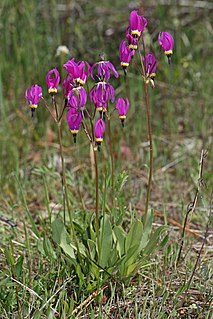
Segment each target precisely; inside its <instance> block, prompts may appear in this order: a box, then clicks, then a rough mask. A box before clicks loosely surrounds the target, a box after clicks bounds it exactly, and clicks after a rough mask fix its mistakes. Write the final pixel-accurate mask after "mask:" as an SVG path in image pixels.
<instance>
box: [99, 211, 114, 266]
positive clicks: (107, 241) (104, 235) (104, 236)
mask: <svg viewBox="0 0 213 319" xmlns="http://www.w3.org/2000/svg"><path fill="white" fill-rule="evenodd" d="M100 240H101V245H100V248H101V251H100V257H99V264H100V266H102V267H106V266H107V265H108V262H109V257H110V253H111V249H112V227H111V223H110V218H109V215H105V216H104V218H103V220H102V223H101V234H100Z"/></svg>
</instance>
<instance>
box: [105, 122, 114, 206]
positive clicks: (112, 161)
mask: <svg viewBox="0 0 213 319" xmlns="http://www.w3.org/2000/svg"><path fill="white" fill-rule="evenodd" d="M107 125H108V138H109V150H110V157H111V164H112V208H114V206H115V163H114V155H113V149H112V139H111V127H110V118H109V117H108V118H107Z"/></svg>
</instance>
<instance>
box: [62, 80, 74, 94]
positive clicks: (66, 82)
mask: <svg viewBox="0 0 213 319" xmlns="http://www.w3.org/2000/svg"><path fill="white" fill-rule="evenodd" d="M62 88H63V90H64V97H65V99H67V97H68V93H69V92H70V91H71V90H72V89H73V85H72V79H71V77H69V76H67V77H66V78H65V79H64V80H63V82H62Z"/></svg>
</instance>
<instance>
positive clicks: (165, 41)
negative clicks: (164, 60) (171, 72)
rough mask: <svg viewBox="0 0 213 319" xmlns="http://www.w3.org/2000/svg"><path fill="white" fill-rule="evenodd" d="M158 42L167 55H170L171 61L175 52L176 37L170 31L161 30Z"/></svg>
mask: <svg viewBox="0 0 213 319" xmlns="http://www.w3.org/2000/svg"><path fill="white" fill-rule="evenodd" d="M158 42H159V44H160V46H161V48H162V49H163V51H164V53H165V55H166V56H167V57H168V60H169V63H170V59H171V55H172V54H173V47H174V39H173V37H172V35H171V34H170V33H169V32H160V33H159V35H158Z"/></svg>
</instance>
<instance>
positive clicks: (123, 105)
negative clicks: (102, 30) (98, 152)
mask: <svg viewBox="0 0 213 319" xmlns="http://www.w3.org/2000/svg"><path fill="white" fill-rule="evenodd" d="M64 68H65V69H66V71H67V76H66V78H65V79H64V80H63V82H62V88H63V90H64V98H65V105H66V107H67V109H68V112H67V123H68V126H69V128H70V131H71V133H72V134H73V137H74V142H76V135H77V134H78V132H79V130H80V127H81V124H82V121H83V118H84V111H85V110H86V109H85V105H86V102H87V92H86V90H85V89H84V85H85V83H86V81H87V80H88V77H89V76H90V77H91V78H92V79H93V80H94V81H96V83H95V85H94V86H93V88H92V89H91V91H90V93H89V98H90V101H91V102H92V103H93V104H94V106H95V110H97V111H99V113H100V118H99V119H98V120H97V121H96V123H95V127H94V137H95V142H96V143H97V145H98V146H99V145H100V144H101V142H102V141H103V135H104V131H105V123H104V119H105V116H104V115H105V112H107V111H108V103H109V101H110V102H112V103H113V102H114V100H115V91H114V88H113V86H112V85H111V84H110V83H109V82H108V81H109V79H110V77H111V74H113V75H114V76H115V77H116V78H117V77H118V72H117V71H116V69H115V67H114V66H113V64H112V63H111V62H109V61H105V60H104V59H102V60H101V61H100V62H98V63H95V64H94V65H93V66H92V67H91V66H90V65H89V64H88V63H87V62H84V61H80V62H76V61H75V59H74V58H73V59H71V60H69V61H67V62H66V63H65V64H64ZM59 83H60V75H59V72H58V70H57V69H56V68H54V69H52V70H50V71H49V72H48V73H47V76H46V84H47V88H48V92H49V94H51V95H52V96H54V95H55V94H57V92H58V86H59ZM25 98H26V99H27V100H28V103H29V106H30V108H31V109H32V111H33V112H34V110H35V109H36V108H37V106H38V103H39V101H40V100H41V98H42V89H41V87H40V86H38V85H37V84H36V85H34V86H32V87H31V88H30V90H28V89H27V90H26V91H25ZM116 109H117V111H118V115H119V118H120V119H121V122H122V125H123V123H124V120H125V118H126V114H127V112H128V109H129V101H128V99H126V101H125V100H124V99H123V98H119V99H118V100H117V101H116ZM87 114H88V113H87Z"/></svg>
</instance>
